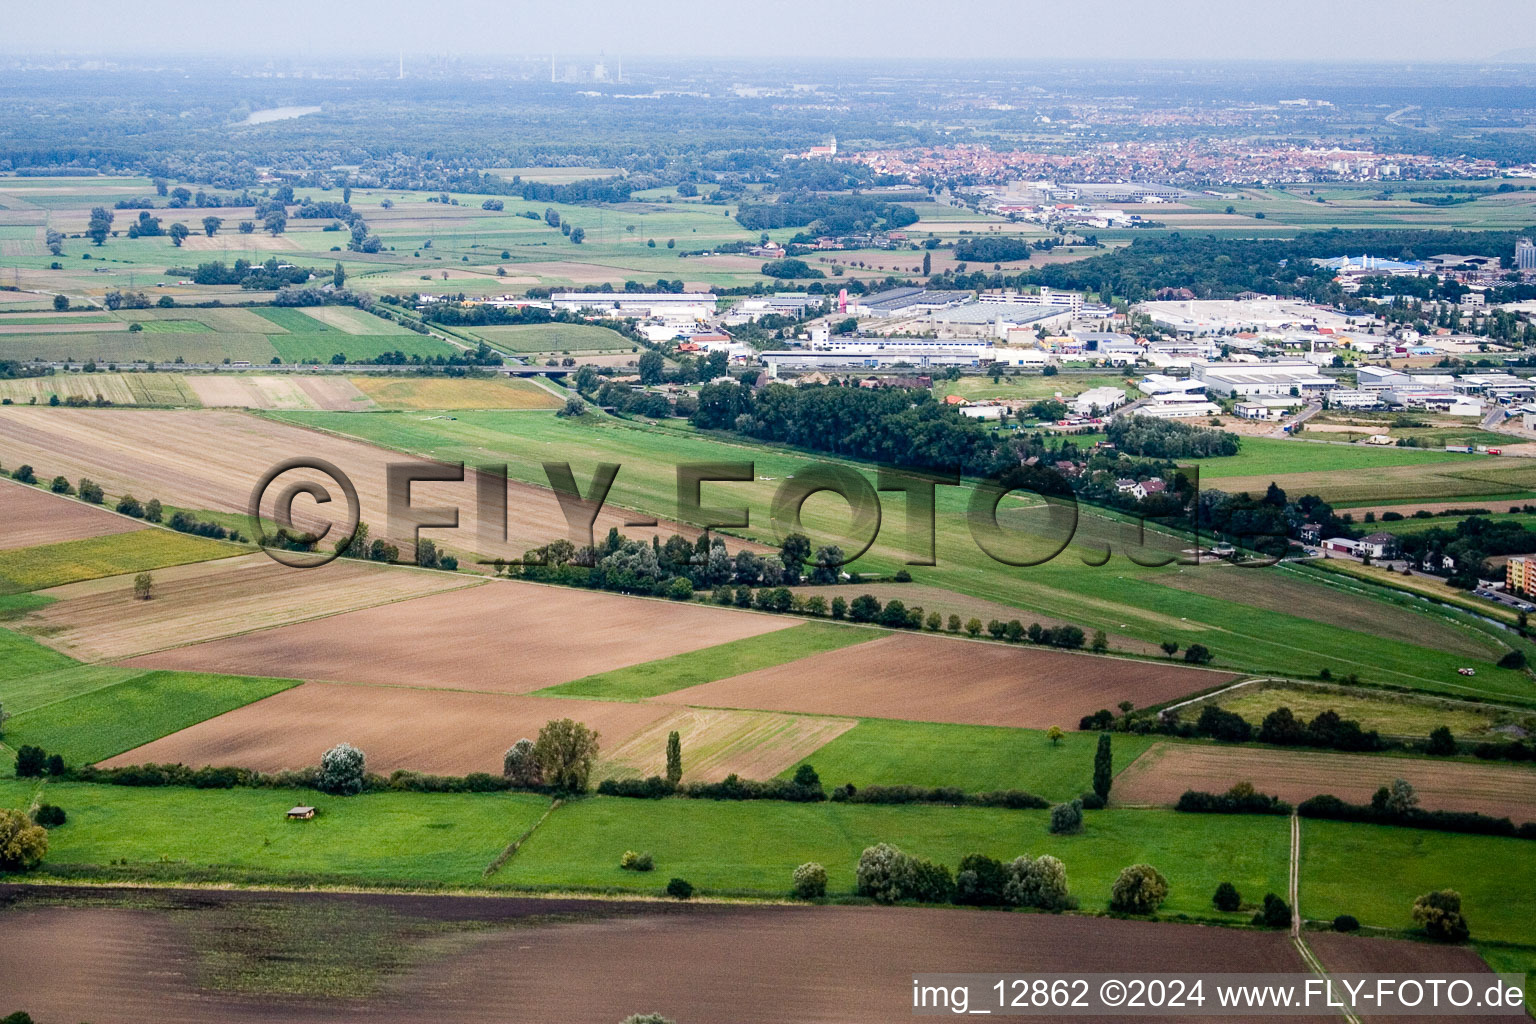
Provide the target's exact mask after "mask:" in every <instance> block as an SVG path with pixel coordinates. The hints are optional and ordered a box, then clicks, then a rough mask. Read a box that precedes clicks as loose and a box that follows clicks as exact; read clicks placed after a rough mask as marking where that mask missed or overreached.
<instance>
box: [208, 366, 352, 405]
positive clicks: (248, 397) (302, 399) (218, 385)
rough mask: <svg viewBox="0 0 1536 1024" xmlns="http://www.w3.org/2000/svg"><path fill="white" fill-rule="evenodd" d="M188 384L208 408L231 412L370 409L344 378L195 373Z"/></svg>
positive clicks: (350, 383)
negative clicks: (228, 409) (236, 410)
mask: <svg viewBox="0 0 1536 1024" xmlns="http://www.w3.org/2000/svg"><path fill="white" fill-rule="evenodd" d="M187 384H188V385H189V386H191V388H192V391H193V392H194V393H195V394H196V395H197V400H198V401H199V402H201V403H202V404H203V405H205V406H207V407H208V408H210V409H212V408H230V409H325V410H330V411H343V412H344V411H348V410H352V409H371V408H373V403H372V402H370V401H369V400H368V396H367V395H365V394H363V393H362V392H361V391H359V390H358V389H357V388H356V387H354V386H353V385H352V382H351V381H350V380H348V379H347V378H345V377H300V376H297V375H292V374H284V375H281V376H277V375H270V374H238V375H236V374H223V375H220V374H195V375H191V376H188V377H187Z"/></svg>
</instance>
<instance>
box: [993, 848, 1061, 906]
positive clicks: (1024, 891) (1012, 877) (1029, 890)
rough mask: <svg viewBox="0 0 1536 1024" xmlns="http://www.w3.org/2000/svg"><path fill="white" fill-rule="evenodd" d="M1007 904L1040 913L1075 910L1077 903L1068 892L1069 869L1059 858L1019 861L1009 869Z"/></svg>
mask: <svg viewBox="0 0 1536 1024" xmlns="http://www.w3.org/2000/svg"><path fill="white" fill-rule="evenodd" d="M1003 901H1004V902H1005V903H1008V904H1011V905H1013V906H1015V907H1034V908H1036V909H1038V910H1053V911H1055V910H1075V909H1077V900H1076V899H1075V898H1074V897H1073V896H1072V894H1071V893H1070V892H1069V891H1068V889H1067V866H1066V865H1065V864H1063V863H1062V862H1061V861H1059V860H1057V859H1056V858H1055V857H1051V856H1049V855H1047V856H1044V857H1027V856H1026V857H1018V858H1015V859H1014V861H1013V863H1011V864H1009V865H1008V881H1007V883H1006V884H1005V885H1004V886H1003Z"/></svg>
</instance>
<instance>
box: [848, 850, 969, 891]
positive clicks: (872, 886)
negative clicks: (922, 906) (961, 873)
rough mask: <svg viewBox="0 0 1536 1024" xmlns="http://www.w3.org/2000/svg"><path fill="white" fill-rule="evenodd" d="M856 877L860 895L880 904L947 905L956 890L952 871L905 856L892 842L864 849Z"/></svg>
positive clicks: (908, 855)
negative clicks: (951, 876)
mask: <svg viewBox="0 0 1536 1024" xmlns="http://www.w3.org/2000/svg"><path fill="white" fill-rule="evenodd" d="M855 878H856V879H857V882H858V893H859V895H860V896H868V897H869V898H871V899H873V900H875V901H876V902H877V903H895V902H896V901H898V900H916V901H918V902H919V903H943V902H945V901H946V900H948V899H949V898H950V896H951V894H952V893H953V890H954V881H953V879H951V878H950V875H949V869H948V868H946V867H944V866H943V865H942V864H935V863H933V862H932V861H928V860H920V859H919V858H917V857H914V856H912V855H911V854H908V853H903V852H902V851H901V850H898V849H897V848H896V847H894V846H892V845H890V844H889V843H879V844H877V845H875V846H871V847H867V848H866V849H865V850H864V852H863V854H861V855H860V857H859V867H858V871H857V872H856V874H855Z"/></svg>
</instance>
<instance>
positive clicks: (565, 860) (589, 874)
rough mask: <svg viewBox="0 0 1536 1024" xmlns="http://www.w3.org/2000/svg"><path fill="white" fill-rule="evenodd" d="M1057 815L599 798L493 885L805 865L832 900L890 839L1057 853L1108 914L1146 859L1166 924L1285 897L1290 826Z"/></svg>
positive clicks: (647, 885) (750, 885)
mask: <svg viewBox="0 0 1536 1024" xmlns="http://www.w3.org/2000/svg"><path fill="white" fill-rule="evenodd" d="M1049 816H1050V815H1049V812H1046V811H1006V810H994V809H983V808H969V807H932V806H918V805H908V806H901V807H878V806H869V805H850V804H833V803H822V804H789V803H779V802H771V801H742V802H731V801H713V800H686V799H667V800H629V799H624V798H621V797H592V798H589V799H586V800H581V801H576V802H572V803H569V804H567V805H566V806H564V807H562V808H560V809H559V810H557V811H556V812H555V813H554V814H552V815H551V816H550V818H549V820H548V821H546V822H545V823H544V824H543V825H542V826H541V827H540V828H539V830H538V831H537V832H535V833H534V835H533V837H532V838H531V839H529V840H528V842H527V843H525V844H524V845H523V847H522V849H521V850H520V851H519V852H518V854H517V856H516V857H514V858H513V859H512V861H511V862H510V863H508V864H507V865H506V866H505V867H504V868H502V869H501V871H499V872H498V873H497V874H496V876H495V877H494V879H493V882H494V883H495V884H497V885H506V886H524V885H538V886H573V887H580V888H596V889H609V888H613V889H619V890H632V891H640V892H647V893H656V892H659V891H660V890H661V889H662V888H663V887H665V885H666V883H667V879H669V878H673V877H680V878H686V879H687V880H688V881H690V882H692V883H693V884H694V885H695V886H700V887H702V888H703V889H705V890H709V891H715V892H739V893H747V894H751V895H757V896H781V895H784V894H786V893H787V892H788V890H789V879H790V873H791V872H792V871H793V870H794V869H795V866H796V865H798V864H801V863H804V862H805V861H816V862H818V863H820V864H822V865H824V866H825V867H826V869H827V885H828V892H829V894H847V893H851V892H852V891H853V889H854V869H855V868H856V867H857V865H858V860H859V854H860V853H861V852H862V851H863V850H864V849H865V848H866V847H868V846H873V845H874V844H876V843H881V842H886V843H891V844H893V845H895V846H898V847H900V848H901V849H903V850H906V851H907V852H909V853H912V854H916V855H918V856H921V857H927V858H930V859H932V860H935V861H938V862H940V863H943V864H947V865H949V867H950V870H951V871H953V870H954V868H955V865H956V864H958V863H959V861H960V858H961V857H964V856H965V855H966V854H968V853H985V854H987V855H989V856H992V857H996V858H998V859H1000V860H1012V859H1013V858H1014V857H1017V856H1019V855H1020V854H1025V853H1027V854H1030V855H1033V856H1039V855H1040V854H1046V853H1049V854H1052V855H1054V856H1057V857H1060V858H1061V860H1062V861H1063V863H1065V864H1066V867H1067V877H1068V879H1069V882H1070V885H1071V888H1072V891H1073V893H1075V894H1076V895H1077V897H1078V900H1079V901H1080V902H1081V904H1082V908H1083V909H1084V910H1087V911H1099V910H1103V909H1104V908H1105V906H1106V905H1107V904H1108V902H1109V890H1110V885H1111V884H1112V883H1113V882H1114V879H1115V876H1116V875H1118V874H1119V872H1120V869H1121V868H1123V867H1125V866H1126V865H1128V864H1137V863H1142V862H1145V863H1150V864H1153V865H1155V866H1156V867H1157V868H1158V870H1159V871H1161V872H1163V874H1164V875H1166V876H1167V877H1168V880H1169V883H1170V885H1169V889H1170V892H1169V898H1168V902H1167V903H1166V904H1165V905H1164V908H1163V909H1164V912H1165V913H1168V914H1188V915H1190V916H1193V917H1204V918H1218V917H1220V915H1219V914H1218V913H1217V912H1216V911H1215V910H1214V909H1213V908H1212V907H1211V893H1213V892H1214V891H1215V889H1216V886H1217V884H1218V883H1220V882H1222V881H1223V880H1230V881H1232V882H1233V883H1235V884H1236V885H1237V887H1238V889H1240V890H1241V891H1242V892H1243V893H1244V894H1245V895H1247V896H1248V898H1249V899H1250V900H1254V901H1257V900H1258V899H1259V898H1261V897H1262V896H1263V894H1264V893H1265V892H1275V893H1283V892H1285V878H1286V864H1287V856H1288V849H1289V827H1288V823H1287V821H1286V819H1284V818H1278V817H1258V816H1231V817H1225V816H1222V817H1217V816H1214V815H1181V814H1178V813H1176V812H1174V811H1104V812H1094V811H1090V812H1088V813H1087V820H1086V825H1085V828H1084V831H1083V833H1082V834H1081V835H1077V836H1053V835H1050V834H1049V833H1048V832H1047V828H1046V826H1047V822H1048V819H1049ZM625 850H636V851H644V852H649V853H651V854H652V855H653V856H654V857H655V861H656V870H655V871H653V872H650V873H648V874H638V873H636V872H631V871H623V870H621V869H620V868H619V856H620V854H622V853H623V852H624V851H625Z"/></svg>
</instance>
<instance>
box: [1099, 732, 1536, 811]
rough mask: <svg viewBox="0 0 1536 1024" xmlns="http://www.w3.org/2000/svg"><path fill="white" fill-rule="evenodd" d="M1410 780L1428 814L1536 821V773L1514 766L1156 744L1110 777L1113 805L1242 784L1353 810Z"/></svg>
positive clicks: (1159, 801) (1163, 800) (1172, 798)
mask: <svg viewBox="0 0 1536 1024" xmlns="http://www.w3.org/2000/svg"><path fill="white" fill-rule="evenodd" d="M1393 779H1407V780H1408V781H1409V782H1411V783H1412V784H1413V788H1414V789H1415V790H1416V791H1417V792H1418V794H1419V806H1420V807H1423V808H1424V809H1425V810H1430V811H1481V812H1482V813H1484V814H1491V815H1493V816H1494V817H1496V818H1502V817H1506V816H1508V817H1509V818H1511V819H1512V820H1513V821H1514V822H1515V823H1516V824H1520V823H1521V822H1526V821H1536V771H1533V770H1532V769H1530V768H1527V767H1523V766H1519V765H1502V764H1469V763H1467V762H1463V761H1431V760H1427V759H1423V758H1408V757H1376V756H1370V755H1365V754H1334V753H1327V752H1324V751H1317V750H1304V751H1303V750H1262V749H1259V748H1256V747H1222V746H1209V745H1204V744H1200V745H1196V744H1185V743H1158V744H1155V745H1154V746H1152V747H1150V748H1149V749H1148V750H1147V751H1146V753H1144V754H1142V755H1141V756H1140V757H1138V758H1137V759H1136V760H1135V761H1133V762H1132V763H1131V764H1130V765H1129V766H1128V767H1127V768H1126V769H1125V770H1124V771H1123V772H1121V773H1120V774H1119V775H1118V776H1117V777H1116V778H1115V788H1114V794H1113V795H1112V797H1111V799H1112V800H1113V801H1114V802H1115V803H1116V804H1172V803H1174V802H1175V801H1177V800H1178V798H1179V795H1180V794H1181V793H1183V792H1184V791H1185V790H1186V789H1196V790H1201V791H1203V792H1208V793H1221V792H1225V791H1226V790H1228V789H1230V788H1231V787H1232V786H1233V785H1234V784H1236V783H1239V782H1251V783H1253V784H1254V785H1255V786H1256V787H1258V788H1259V789H1260V790H1261V791H1262V792H1265V793H1272V794H1274V795H1276V796H1278V797H1280V798H1281V799H1282V800H1286V801H1288V802H1290V803H1299V802H1301V801H1302V800H1305V799H1307V798H1308V797H1313V796H1317V795H1318V794H1319V793H1332V794H1333V795H1334V796H1336V797H1338V798H1340V799H1341V800H1347V801H1349V802H1350V803H1356V804H1361V803H1370V800H1371V794H1373V793H1375V792H1376V790H1377V789H1379V788H1381V787H1382V786H1385V785H1388V784H1389V783H1391V781H1392V780H1393Z"/></svg>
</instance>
